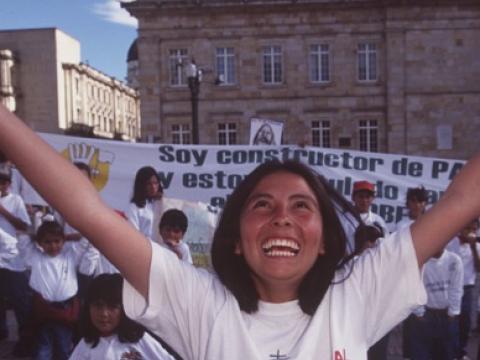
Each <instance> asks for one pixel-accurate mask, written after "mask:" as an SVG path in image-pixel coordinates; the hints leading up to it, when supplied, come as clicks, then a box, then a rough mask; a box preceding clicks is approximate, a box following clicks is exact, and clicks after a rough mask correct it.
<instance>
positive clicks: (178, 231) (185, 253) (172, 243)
mask: <svg viewBox="0 0 480 360" xmlns="http://www.w3.org/2000/svg"><path fill="white" fill-rule="evenodd" d="M187 228H188V218H187V216H186V215H185V213H184V212H183V211H182V210H178V209H170V210H167V211H165V212H164V213H163V215H162V218H161V219H160V223H159V225H158V230H159V231H160V236H161V237H162V240H163V243H164V244H165V245H166V247H167V248H168V249H170V250H172V251H173V252H174V253H175V254H177V256H178V258H179V259H180V260H183V261H186V262H188V263H190V264H192V263H193V261H192V255H191V254H190V248H189V247H188V245H187V244H186V243H184V242H183V241H182V240H183V236H184V235H185V233H186V232H187Z"/></svg>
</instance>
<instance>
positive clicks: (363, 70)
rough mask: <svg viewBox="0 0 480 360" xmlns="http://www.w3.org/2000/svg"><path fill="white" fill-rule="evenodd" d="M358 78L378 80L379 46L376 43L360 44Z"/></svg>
mask: <svg viewBox="0 0 480 360" xmlns="http://www.w3.org/2000/svg"><path fill="white" fill-rule="evenodd" d="M358 80H360V81H375V80H377V46H376V45H375V44H372V43H364V44H358Z"/></svg>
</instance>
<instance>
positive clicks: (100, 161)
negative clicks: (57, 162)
mask: <svg viewBox="0 0 480 360" xmlns="http://www.w3.org/2000/svg"><path fill="white" fill-rule="evenodd" d="M61 154H62V156H63V157H64V158H66V159H67V160H69V161H71V162H72V163H76V162H80V163H84V164H86V165H88V166H89V167H90V173H91V177H92V178H91V180H92V183H93V185H94V186H95V188H96V189H97V191H101V190H102V189H103V188H104V187H105V185H107V182H108V178H109V175H110V166H111V165H112V163H113V161H114V159H115V155H114V154H113V153H111V152H110V151H105V150H101V149H100V148H98V147H95V146H93V145H89V144H85V143H70V144H68V147H67V148H66V149H64V150H62V151H61Z"/></svg>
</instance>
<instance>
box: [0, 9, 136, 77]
mask: <svg viewBox="0 0 480 360" xmlns="http://www.w3.org/2000/svg"><path fill="white" fill-rule="evenodd" d="M39 27H56V28H59V29H60V30H62V31H63V32H65V33H67V34H68V35H70V36H72V37H74V38H75V39H77V40H78V41H80V44H81V51H82V61H88V63H89V64H90V65H91V66H92V67H94V68H96V69H98V70H101V71H102V72H104V73H106V74H108V75H110V76H115V77H116V78H117V79H120V80H124V79H125V76H126V72H127V65H126V57H127V51H128V48H129V47H130V44H131V43H132V41H133V40H134V39H135V37H136V36H137V22H136V19H135V18H133V17H130V16H129V14H128V13H127V12H126V11H125V10H123V9H121V8H120V4H119V2H118V1H116V0H11V1H7V0H1V6H0V30H5V29H21V28H39Z"/></svg>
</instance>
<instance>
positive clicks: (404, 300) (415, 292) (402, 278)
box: [346, 227, 427, 345]
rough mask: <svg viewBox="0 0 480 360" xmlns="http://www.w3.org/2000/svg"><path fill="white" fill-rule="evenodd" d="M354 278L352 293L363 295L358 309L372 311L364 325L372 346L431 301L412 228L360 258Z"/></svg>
mask: <svg viewBox="0 0 480 360" xmlns="http://www.w3.org/2000/svg"><path fill="white" fill-rule="evenodd" d="M347 269H348V266H347ZM347 269H346V270H347ZM346 274H348V271H346ZM350 277H351V279H350V278H348V279H347V281H349V282H351V283H352V284H353V288H352V289H350V291H352V292H354V293H356V294H359V296H360V297H359V299H360V300H359V301H360V302H361V303H359V304H358V307H357V308H358V309H369V310H366V311H364V312H363V314H364V317H365V318H364V321H363V323H364V324H365V330H364V331H365V337H366V340H367V343H368V344H370V345H371V344H374V343H375V342H376V341H377V340H379V339H380V338H381V337H382V336H383V335H385V334H386V333H387V332H388V331H389V330H390V329H391V328H392V327H393V326H395V325H396V324H398V323H399V322H400V321H402V320H403V319H405V318H406V317H407V316H408V315H409V314H410V313H411V312H412V311H413V310H414V309H415V308H416V307H418V306H419V305H424V304H425V303H426V300H427V295H426V292H425V287H424V285H423V281H422V278H421V272H420V270H419V267H418V261H417V256H416V253H415V249H414V247H413V242H412V237H411V233H410V227H406V228H402V229H401V230H399V231H397V232H395V233H393V234H390V235H387V236H386V237H385V238H384V239H382V241H380V242H379V245H378V246H376V247H374V248H372V249H369V250H367V251H366V252H364V253H363V254H362V255H361V256H359V257H358V258H357V260H356V262H355V264H354V265H353V271H352V273H351V275H350Z"/></svg>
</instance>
